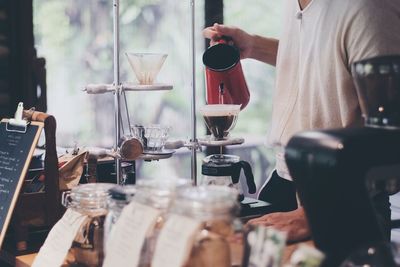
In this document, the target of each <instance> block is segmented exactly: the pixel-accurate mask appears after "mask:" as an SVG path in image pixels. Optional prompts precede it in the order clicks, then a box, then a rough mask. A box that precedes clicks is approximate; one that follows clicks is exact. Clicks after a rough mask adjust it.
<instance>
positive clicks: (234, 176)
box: [232, 160, 257, 194]
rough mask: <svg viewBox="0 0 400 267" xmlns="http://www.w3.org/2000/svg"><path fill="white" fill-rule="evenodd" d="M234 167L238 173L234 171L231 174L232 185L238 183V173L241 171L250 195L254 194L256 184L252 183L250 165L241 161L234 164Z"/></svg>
mask: <svg viewBox="0 0 400 267" xmlns="http://www.w3.org/2000/svg"><path fill="white" fill-rule="evenodd" d="M235 165H236V167H237V168H238V169H239V170H238V171H234V172H233V174H232V181H233V183H238V182H239V177H240V171H241V169H243V172H244V176H245V177H246V183H247V187H248V189H249V193H250V194H254V193H255V192H256V191H257V188H256V183H255V182H254V175H253V171H252V170H251V166H250V163H248V162H247V161H244V160H241V161H239V162H238V163H235Z"/></svg>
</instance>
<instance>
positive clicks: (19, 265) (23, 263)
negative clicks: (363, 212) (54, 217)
mask: <svg viewBox="0 0 400 267" xmlns="http://www.w3.org/2000/svg"><path fill="white" fill-rule="evenodd" d="M301 244H306V245H310V246H314V243H313V242H312V241H311V240H310V241H306V242H301V243H295V244H290V245H287V247H286V249H285V251H284V253H283V264H282V265H284V264H286V263H288V262H289V260H290V256H291V255H292V253H293V252H294V251H295V250H296V249H297V247H298V246H299V245H301ZM35 257H36V253H34V254H27V255H21V256H17V257H16V258H15V266H16V267H30V266H31V265H32V263H33V261H34V259H35Z"/></svg>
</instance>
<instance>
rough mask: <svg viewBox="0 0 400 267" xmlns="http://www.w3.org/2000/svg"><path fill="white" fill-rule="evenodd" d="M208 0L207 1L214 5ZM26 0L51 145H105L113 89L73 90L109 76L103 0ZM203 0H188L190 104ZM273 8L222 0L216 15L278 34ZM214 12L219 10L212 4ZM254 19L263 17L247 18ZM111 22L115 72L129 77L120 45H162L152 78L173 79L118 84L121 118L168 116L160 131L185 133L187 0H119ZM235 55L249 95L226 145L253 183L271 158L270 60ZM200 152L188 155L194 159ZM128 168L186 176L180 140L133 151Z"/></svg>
mask: <svg viewBox="0 0 400 267" xmlns="http://www.w3.org/2000/svg"><path fill="white" fill-rule="evenodd" d="M210 2H213V1H210ZM217 2H219V1H214V5H215V4H216V3H217ZM221 2H222V1H221ZM33 4H34V5H33V23H34V39H35V40H34V41H35V48H36V49H37V54H38V56H39V57H44V58H45V59H46V71H47V99H48V100H47V106H48V110H47V112H48V113H50V114H52V115H54V116H55V118H56V119H57V122H58V125H59V127H58V128H57V145H58V146H59V147H65V148H68V147H69V148H70V147H73V146H74V145H75V144H76V145H78V146H100V147H112V146H113V142H114V124H113V122H114V102H113V95H112V94H103V95H88V94H85V93H84V92H82V90H81V89H82V88H84V86H85V85H86V84H89V83H104V82H109V83H111V82H112V80H113V69H112V60H113V37H112V36H113V28H112V1H103V0H99V1H81V0H71V1H61V0H60V1H57V0H55V1H48V0H34V1H33ZM209 5H210V4H209ZM204 8H205V2H204V1H196V32H195V38H196V62H197V63H196V77H197V81H196V86H197V89H196V97H197V99H196V102H197V106H198V107H199V106H201V105H202V104H204V100H205V84H204V68H203V64H202V61H201V55H202V53H203V52H204V50H205V40H204V38H203V37H202V35H201V30H202V29H203V27H204V25H205V19H204ZM263 10H269V14H270V15H269V16H265V13H264V12H263ZM280 12H281V3H280V1H260V0H257V1H256V2H254V5H250V6H246V8H243V2H242V1H229V5H227V4H226V5H225V6H224V7H223V19H224V22H225V23H226V24H231V25H238V26H242V27H244V28H245V29H247V30H249V31H251V32H253V33H259V34H263V33H268V34H271V35H272V36H278V33H279V26H278V25H279V24H280V23H279V22H280V21H279V18H280ZM215 16H218V17H221V15H220V14H219V15H215ZM211 20H212V19H211ZM260 20H263V21H264V23H254V21H260ZM120 23H121V33H120V38H121V39H120V51H121V58H120V62H121V81H134V80H135V76H134V73H133V72H132V70H131V68H130V66H129V64H128V61H127V59H126V57H125V54H124V53H125V52H162V53H166V54H168V57H167V59H166V61H165V63H164V65H163V67H162V69H161V71H160V73H159V76H158V78H157V80H159V81H163V82H170V83H172V84H173V86H174V88H173V90H172V91H170V92H134V93H127V100H128V108H129V112H130V116H131V124H137V123H139V124H151V123H154V124H162V125H168V126H171V131H170V134H169V135H170V138H174V139H183V140H189V139H190V127H191V126H190V104H191V80H190V77H191V65H190V64H191V62H190V46H189V42H190V32H189V30H190V26H189V25H190V12H189V1H181V2H179V3H177V2H176V1H173V0H170V1H148V0H146V1H137V0H135V1H133V0H128V1H121V6H120ZM242 65H243V68H244V72H245V76H246V80H247V82H248V86H249V88H250V91H251V99H250V103H249V104H248V106H247V107H246V109H244V110H243V111H242V112H241V113H240V116H239V118H238V121H237V124H236V126H235V129H234V131H233V133H232V134H235V135H237V136H238V135H240V136H243V137H244V138H245V143H244V144H243V145H240V146H237V147H235V146H232V147H231V148H230V152H231V153H233V154H235V155H239V156H240V157H241V158H242V159H244V160H247V161H249V162H250V163H251V165H252V167H253V172H254V176H255V177H256V178H257V179H259V180H258V181H257V184H258V185H259V186H260V185H262V183H263V181H264V180H265V179H266V177H267V175H268V171H269V168H270V166H272V165H273V157H272V152H271V150H270V149H268V148H266V146H265V141H266V139H265V137H266V133H267V131H268V126H269V119H270V112H271V97H272V89H273V84H274V68H272V67H270V66H267V65H266V64H262V63H259V62H256V61H254V60H243V61H242ZM125 123H126V122H125ZM197 125H198V126H197V132H198V135H199V136H202V135H205V132H206V127H205V125H204V123H203V121H202V118H201V116H198V118H197ZM239 133H240V134H239ZM202 158H203V157H202V156H199V157H198V161H199V164H200V162H201V159H202ZM199 166H200V165H199ZM136 172H137V179H140V178H142V177H150V176H157V175H164V176H165V175H167V176H176V177H190V151H189V150H188V149H180V150H178V151H177V152H176V153H175V155H174V156H173V157H171V158H170V159H166V160H160V161H153V162H150V163H148V162H143V161H137V163H136ZM198 172H199V171H198Z"/></svg>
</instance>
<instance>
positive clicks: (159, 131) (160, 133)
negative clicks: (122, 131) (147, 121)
mask: <svg viewBox="0 0 400 267" xmlns="http://www.w3.org/2000/svg"><path fill="white" fill-rule="evenodd" d="M170 129H171V127H168V126H162V125H159V124H152V125H148V126H141V125H135V126H132V132H133V135H134V136H135V137H136V138H138V139H139V140H140V141H141V142H142V144H143V149H144V153H146V152H147V153H149V152H150V153H151V152H153V153H156V152H161V151H162V150H163V148H164V145H165V142H166V141H167V139H168V135H169V132H170Z"/></svg>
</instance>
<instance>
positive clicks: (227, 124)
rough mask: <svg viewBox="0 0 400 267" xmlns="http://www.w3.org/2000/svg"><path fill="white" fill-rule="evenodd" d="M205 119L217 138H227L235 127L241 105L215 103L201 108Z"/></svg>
mask: <svg viewBox="0 0 400 267" xmlns="http://www.w3.org/2000/svg"><path fill="white" fill-rule="evenodd" d="M200 112H201V115H203V118H204V121H205V123H206V125H207V127H208V129H209V130H210V132H211V133H212V135H213V136H214V137H215V139H217V140H222V139H226V138H227V137H228V135H229V132H230V131H231V130H232V129H233V128H234V127H235V124H236V120H237V116H238V115H239V112H240V105H227V104H213V105H205V106H203V107H201V108H200Z"/></svg>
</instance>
